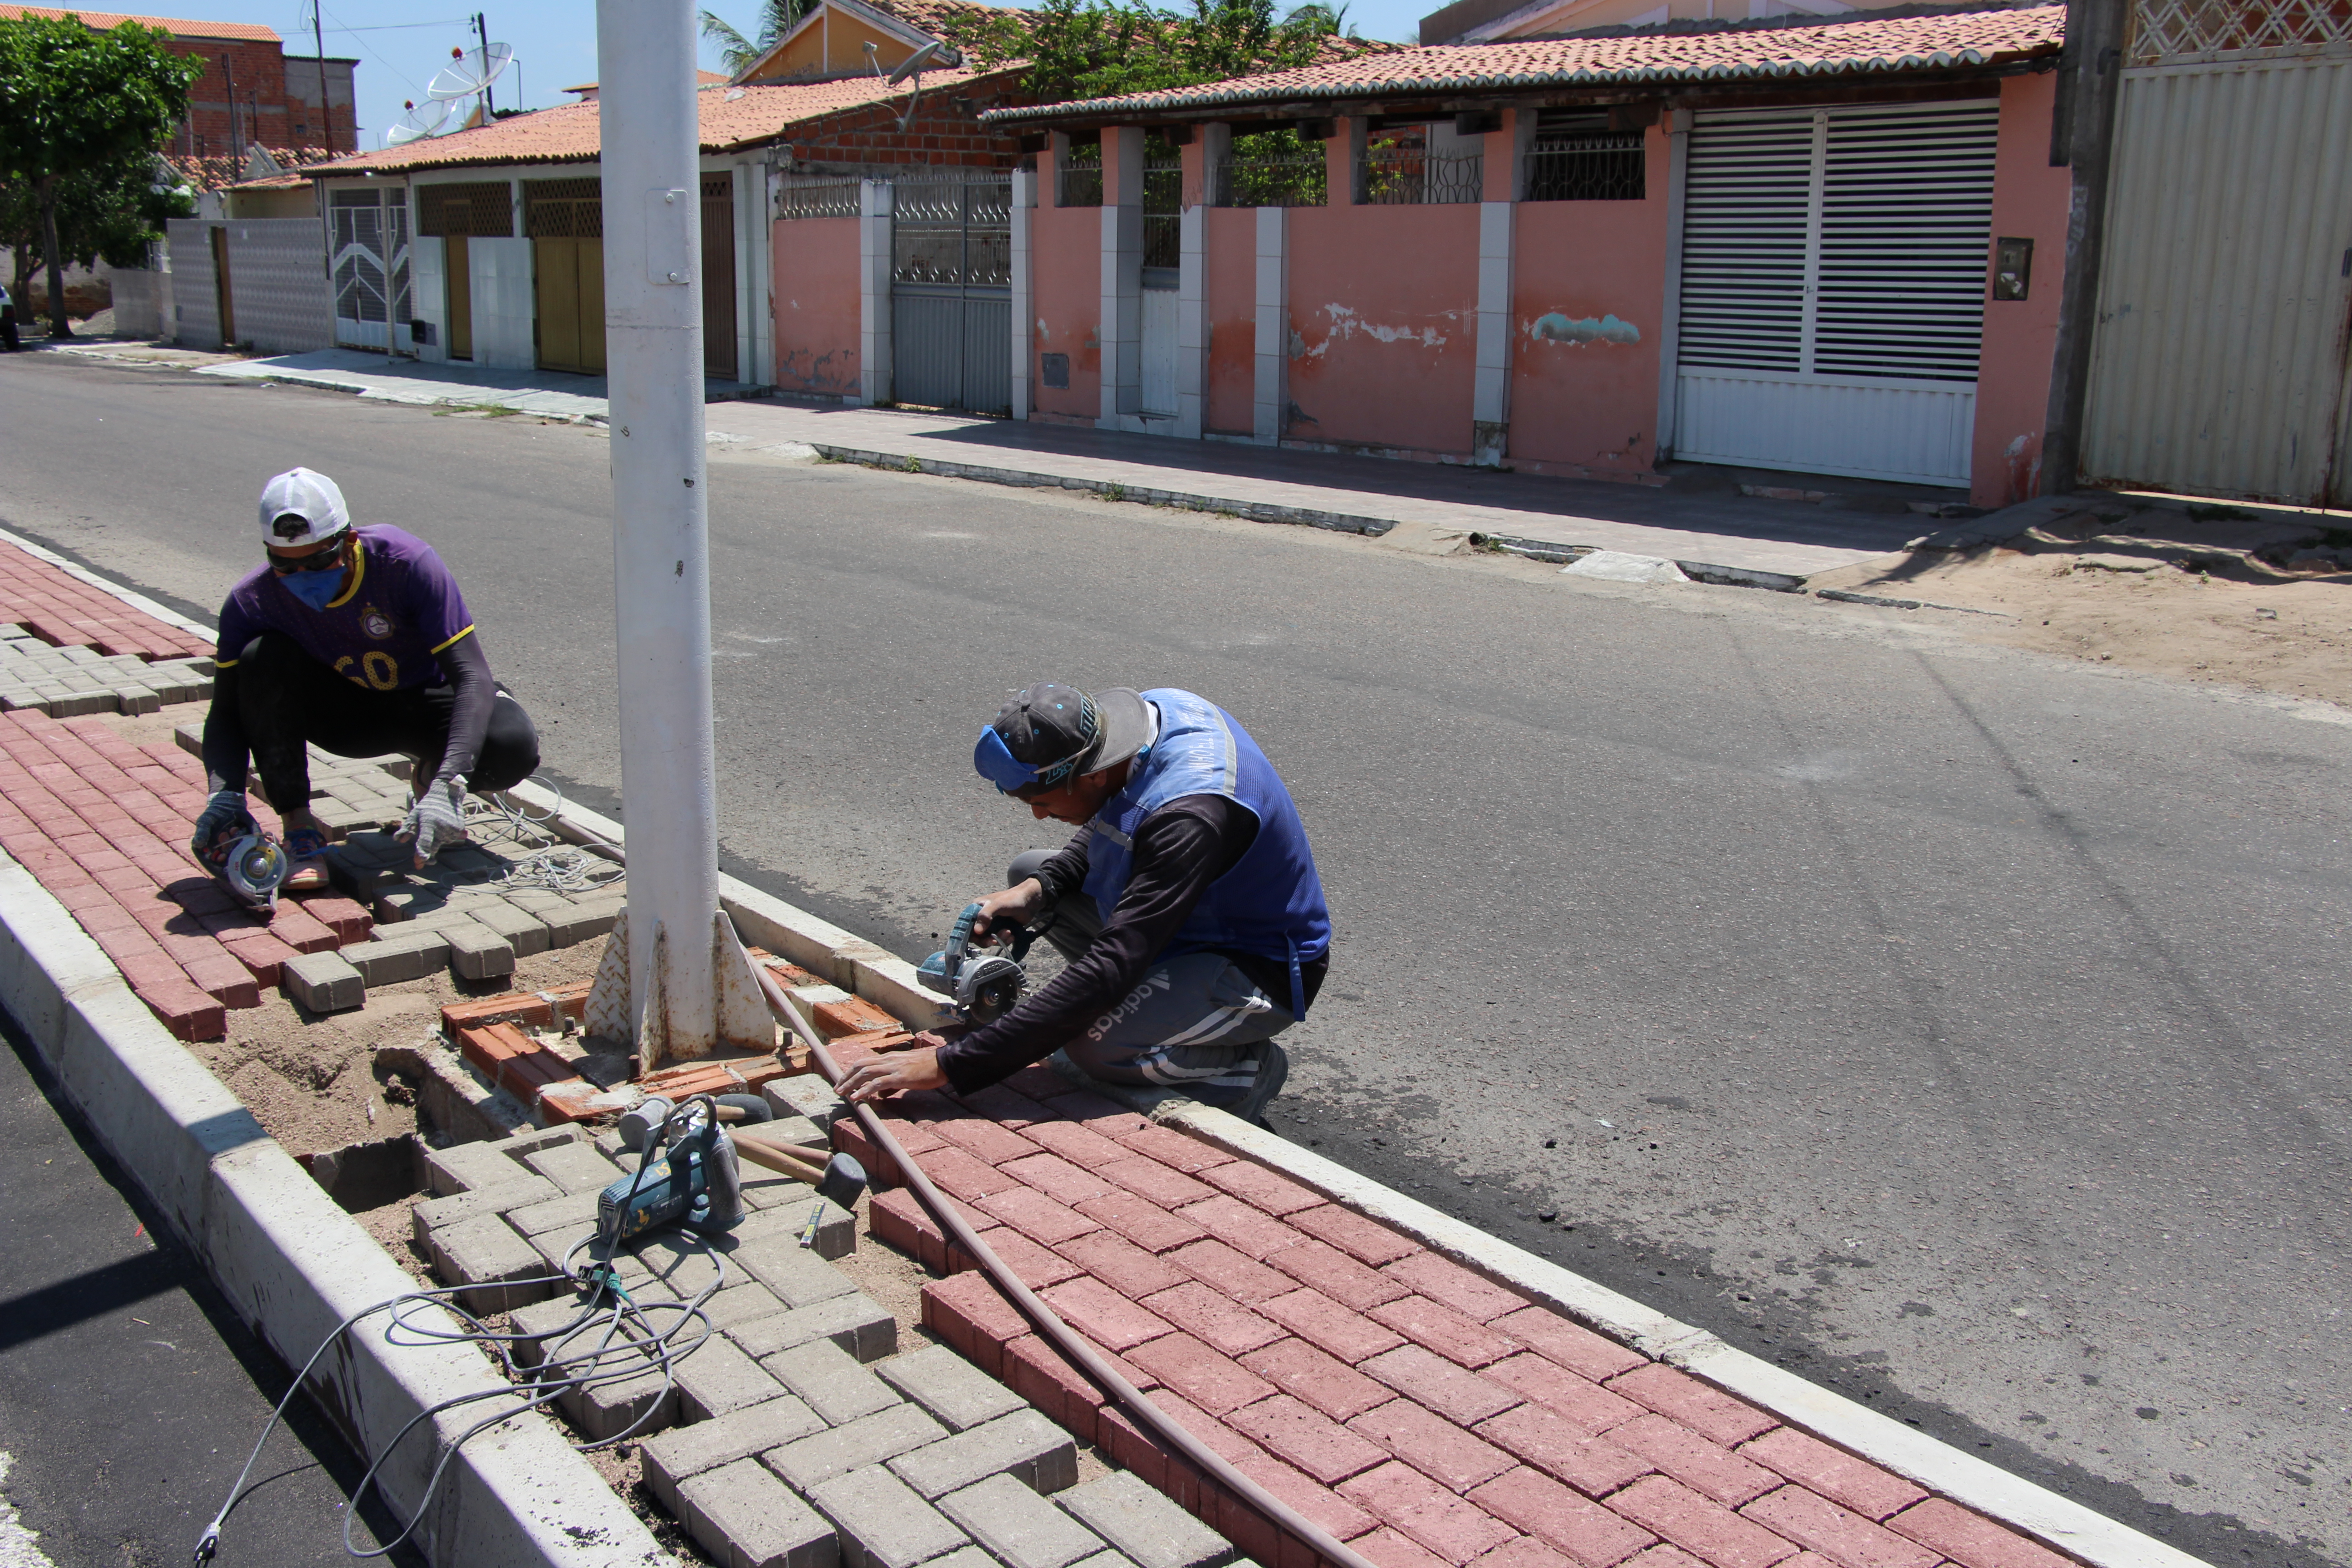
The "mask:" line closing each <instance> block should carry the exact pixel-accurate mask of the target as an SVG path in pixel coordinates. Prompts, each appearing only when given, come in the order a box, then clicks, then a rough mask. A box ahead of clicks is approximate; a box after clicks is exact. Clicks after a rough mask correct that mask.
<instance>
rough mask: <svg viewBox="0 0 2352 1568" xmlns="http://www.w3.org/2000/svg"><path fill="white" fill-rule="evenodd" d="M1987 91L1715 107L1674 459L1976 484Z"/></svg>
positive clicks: (1700, 133)
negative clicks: (1955, 96) (1890, 101)
mask: <svg viewBox="0 0 2352 1568" xmlns="http://www.w3.org/2000/svg"><path fill="white" fill-rule="evenodd" d="M1998 128H1999V109H1998V105H1997V103H1996V101H1995V100H1991V99H1985V100H1967V101H1962V102H1953V103H1932V104H1900V105H1863V106H1856V107H1853V108H1836V109H1812V110H1738V111H1725V112H1721V113H1713V114H1702V115H1700V116H1698V118H1697V119H1696V121H1695V123H1694V124H1693V126H1692V129H1691V136H1690V167H1689V177H1688V180H1687V182H1686V185H1685V205H1684V217H1683V268H1682V317H1681V328H1680V348H1679V350H1678V353H1677V359H1676V371H1675V443H1674V446H1675V457H1677V458H1685V459H1688V460H1691V461H1695V462H1703V463H1730V464H1738V465H1740V466H1744V467H1751V468H1791V469H1798V470H1802V471H1806V472H1811V473H1825V474H1851V475H1856V476H1860V477H1864V478H1869V479H1896V480H1903V481H1906V482H1909V483H1913V484H1927V485H1963V486H1964V485H1966V484H1967V483H1968V482H1969V444H1970V438H1971V437H1972V435H1973V433H1974V430H1975V426H1976V390H1977V356H1978V351H1979V347H1980V344H1981V342H1982V338H1983V333H1984V297H1985V286H1986V262H1987V256H1988V251H1989V248H1990V242H1991V235H1992V183H1993V149H1994V142H1995V138H1996V134H1997V132H1998Z"/></svg>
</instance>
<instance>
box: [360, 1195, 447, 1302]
mask: <svg viewBox="0 0 2352 1568" xmlns="http://www.w3.org/2000/svg"><path fill="white" fill-rule="evenodd" d="M415 1207H416V1199H415V1197H405V1198H401V1199H398V1200H396V1201H394V1202H393V1203H388V1204H386V1205H383V1207H382V1208H373V1209H362V1210H361V1211H360V1212H359V1213H358V1214H355V1215H352V1218H353V1219H355V1220H357V1221H359V1222H360V1228H361V1229H362V1230H364V1231H366V1232H367V1233H368V1237H369V1239H371V1240H373V1242H374V1243H375V1244H376V1245H377V1246H378V1247H383V1250H384V1252H385V1254H386V1255H387V1256H388V1257H390V1258H391V1259H392V1260H393V1261H394V1263H397V1264H399V1265H400V1267H401V1268H403V1269H404V1270H405V1271H406V1272H407V1274H408V1277H409V1278H410V1279H414V1280H415V1281H416V1282H417V1283H418V1284H419V1285H422V1286H424V1287H425V1288H426V1289H439V1288H440V1285H441V1281H439V1280H438V1279H435V1278H433V1260H432V1259H431V1258H427V1257H426V1256H425V1254H423V1253H422V1252H419V1251H417V1250H416V1227H415V1224H414V1223H413V1222H412V1221H411V1219H410V1215H411V1214H412V1213H413V1212H414V1211H415Z"/></svg>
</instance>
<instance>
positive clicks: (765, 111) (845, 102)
mask: <svg viewBox="0 0 2352 1568" xmlns="http://www.w3.org/2000/svg"><path fill="white" fill-rule="evenodd" d="M1012 75H1013V73H1012V72H1011V71H995V72H981V71H969V70H939V71H925V72H924V73H923V83H922V85H923V90H924V91H925V92H927V93H935V92H938V91H939V90H940V89H942V88H948V87H957V86H962V85H966V84H969V83H972V82H977V81H982V80H988V81H996V80H1009V79H1011V77H1012ZM913 90H914V87H913V84H912V83H908V84H906V85H904V86H900V87H892V86H890V85H889V84H888V83H887V82H885V81H883V80H882V79H880V78H878V77H871V76H858V77H846V78H844V79H841V80H838V81H812V82H794V83H789V84H782V85H762V84H753V85H750V86H745V87H739V88H726V87H707V88H704V89H701V90H700V91H699V92H698V93H697V94H696V102H697V106H698V109H699V110H700V111H701V113H700V117H701V139H702V150H703V151H704V152H706V153H728V152H732V151H734V150H735V149H737V148H740V147H749V146H754V145H756V144H758V143H760V142H769V141H772V140H774V139H775V138H777V137H779V136H782V135H783V134H784V132H786V131H788V130H789V129H790V128H791V127H793V126H794V125H796V124H799V123H800V122H801V121H807V120H814V119H816V118H818V117H819V116H821V115H826V114H833V113H836V112H838V111H839V110H845V109H856V108H858V107H860V106H862V105H865V104H869V103H886V102H893V101H896V100H901V99H904V98H906V97H907V96H908V94H909V93H911V92H912V91H913ZM600 112H601V110H600V106H599V105H598V104H597V103H596V102H594V101H593V100H591V101H589V102H586V103H564V104H558V105H557V106H555V107H554V108H552V109H539V110H532V111H531V112H530V113H529V114H517V115H513V116H511V117H509V118H508V119H505V120H500V121H494V122H492V123H490V124H488V125H484V126H480V127H478V128H476V129H474V130H471V131H459V132H453V133H451V134H449V135H446V136H436V137H432V138H430V139H428V140H426V141H422V142H409V143H408V144H407V145H406V146H404V147H387V148H384V149H383V150H382V151H381V152H375V153H360V154H359V155H358V156H356V157H350V158H341V159H338V160H336V161H335V162H334V163H328V164H322V165H314V166H312V167H311V168H310V170H309V171H308V172H309V173H310V174H361V173H363V172H368V171H373V172H374V173H377V174H383V173H388V172H395V171H401V170H408V169H446V168H459V167H467V166H474V167H478V166H481V165H484V164H490V163H590V162H593V160H594V159H595V158H596V156H597V152H598V149H599V147H600V145H601V143H600V140H599V138H600V134H601V131H600V125H601V121H600V120H599V114H600Z"/></svg>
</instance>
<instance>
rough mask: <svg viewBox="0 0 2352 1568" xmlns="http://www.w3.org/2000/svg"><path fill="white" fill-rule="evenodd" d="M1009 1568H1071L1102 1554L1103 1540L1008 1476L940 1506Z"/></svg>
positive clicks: (956, 1495) (945, 1500)
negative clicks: (1082, 1560) (1072, 1565)
mask: <svg viewBox="0 0 2352 1568" xmlns="http://www.w3.org/2000/svg"><path fill="white" fill-rule="evenodd" d="M940 1512H942V1513H944V1514H946V1515H947V1516H948V1517H949V1518H950V1519H951V1520H953V1521H955V1522H956V1523H958V1524H960V1525H961V1526H962V1527H963V1528H964V1529H965V1530H966V1531H969V1532H970V1533H971V1538H972V1540H974V1541H975V1542H979V1543H980V1545H981V1546H982V1547H983V1548H984V1549H985V1550H986V1551H987V1552H989V1554H990V1555H991V1556H993V1557H994V1558H995V1559H996V1560H997V1561H998V1562H1000V1563H1003V1564H1004V1565H1005V1568H1068V1565H1069V1564H1071V1563H1076V1562H1078V1561H1079V1560H1080V1559H1082V1558H1087V1557H1091V1556H1093V1555H1094V1554H1095V1553H1097V1552H1100V1551H1101V1550H1102V1549H1103V1543H1102V1538H1101V1537H1100V1536H1098V1535H1097V1534H1096V1533H1095V1532H1094V1531H1091V1530H1088V1529H1087V1527H1086V1526H1085V1525H1083V1524H1080V1523H1079V1522H1078V1521H1076V1520H1075V1519H1073V1518H1071V1517H1070V1516H1069V1515H1068V1514H1066V1513H1065V1512H1063V1511H1062V1510H1060V1509H1058V1508H1056V1507H1055V1506H1054V1505H1053V1504H1052V1503H1050V1502H1048V1501H1046V1500H1045V1499H1044V1498H1041V1497H1039V1496H1038V1495H1037V1494H1036V1493H1035V1492H1033V1491H1031V1490H1030V1489H1028V1488H1027V1487H1024V1486H1023V1485H1022V1484H1021V1483H1020V1482H1019V1481H1016V1480H1014V1479H1013V1478H1012V1477H1010V1476H992V1477H991V1478H990V1479H987V1480H984V1481H982V1482H980V1483H979V1484H978V1485H977V1486H970V1487H966V1488H964V1489H962V1490H961V1491H957V1492H951V1493H950V1494H949V1495H948V1496H946V1497H944V1498H941V1499H940Z"/></svg>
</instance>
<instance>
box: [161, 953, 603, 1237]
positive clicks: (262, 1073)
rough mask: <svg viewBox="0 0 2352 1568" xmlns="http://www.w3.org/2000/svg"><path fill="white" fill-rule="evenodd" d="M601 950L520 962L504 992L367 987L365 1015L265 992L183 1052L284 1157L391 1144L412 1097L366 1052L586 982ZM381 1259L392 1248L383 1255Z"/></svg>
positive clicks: (433, 982) (408, 1124)
mask: <svg viewBox="0 0 2352 1568" xmlns="http://www.w3.org/2000/svg"><path fill="white" fill-rule="evenodd" d="M603 952H604V943H603V942H601V941H599V942H581V943H579V944H577V945H576V946H572V947H567V948H561V949H558V950H556V951H555V952H542V953H537V954H534V955H533V956H531V957H530V958H526V959H522V960H520V962H518V963H516V965H515V973H514V974H513V975H512V976H511V977H510V978H511V980H512V982H513V984H511V985H510V986H509V985H506V984H496V985H484V984H478V983H476V982H471V981H467V982H460V981H457V979H455V978H454V977H453V976H452V975H451V974H450V973H448V971H446V970H443V971H441V972H440V973H436V974H433V975H429V976H427V977H426V978H425V979H422V980H405V981H403V982H401V983H400V984H397V985H381V986H372V987H370V988H369V991H368V998H367V1005H366V1006H364V1007H361V1008H357V1009H355V1010H353V1011H352V1012H349V1013H332V1014H328V1015H325V1016H320V1015H318V1014H315V1013H310V1012H308V1011H306V1010H305V1009H303V1008H300V1007H298V1006H296V1005H294V1004H293V1003H292V1002H290V1001H289V1000H287V998H286V997H285V996H284V995H283V994H278V993H269V992H266V993H264V994H263V996H262V1002H261V1005H260V1006H258V1007H247V1008H240V1009H238V1010H236V1011H234V1012H231V1013H230V1014H229V1016H228V1027H229V1036H228V1038H227V1039H226V1040H211V1041H205V1042H202V1043H199V1044H196V1045H193V1046H190V1047H188V1048H189V1049H190V1050H192V1051H194V1053H195V1054H196V1055H197V1057H198V1058H201V1059H202V1060H203V1061H204V1063H205V1066H206V1067H209V1068H212V1069H213V1071H214V1072H215V1073H217V1074H218V1075H219V1076H220V1079H221V1081H222V1082H224V1083H226V1084H227V1085H228V1087H229V1089H231V1090H232V1091H234V1092H235V1094H236V1097H237V1099H239V1100H243V1101H244V1102H245V1105H246V1108H247V1110H251V1111H252V1112H253V1114H254V1116H255V1118H256V1119H257V1120H258V1121H260V1123H261V1126H262V1130H263V1131H266V1132H268V1134H269V1135H270V1136H271V1137H272V1138H275V1139H277V1140H278V1143H279V1144H280V1145H281V1146H283V1147H284V1148H285V1150H286V1152H289V1153H290V1154H293V1155H296V1156H298V1157H299V1156H300V1155H304V1154H311V1153H316V1152H320V1151H321V1150H326V1149H340V1148H341V1147H342V1146H343V1145H344V1144H346V1143H359V1142H366V1141H368V1140H371V1139H376V1138H390V1137H395V1136H397V1135H399V1134H400V1133H403V1132H413V1131H415V1129H416V1108H415V1097H414V1095H413V1093H410V1092H405V1091H404V1090H403V1089H402V1088H401V1087H400V1086H399V1085H396V1084H392V1083H390V1082H389V1079H390V1078H391V1076H392V1075H391V1074H390V1072H389V1071H388V1070H387V1071H384V1072H379V1071H378V1070H377V1068H376V1065H375V1056H376V1052H378V1051H379V1050H382V1049H383V1048H385V1047H393V1046H415V1045H416V1044H418V1043H419V1042H420V1041H422V1040H424V1039H426V1038H427V1037H431V1036H432V1035H433V1034H434V1033H435V1032H436V1030H438V1029H439V1027H440V1024H441V1008H442V1006H443V1005H444V1004H446V1003H450V1002H455V1001H457V999H458V998H460V997H461V996H488V995H496V994H501V993H503V992H505V991H508V990H517V991H543V990H546V989H548V988H550V987H551V986H556V985H563V984H570V983H571V982H572V981H576V980H587V979H591V978H593V976H594V975H595V973H596V960H597V959H598V957H599V956H600V955H602V953H603ZM388 1088H389V1089H391V1091H392V1092H391V1094H390V1096H389V1097H387V1095H386V1089H388ZM414 1088H415V1086H414V1085H410V1086H408V1089H411V1090H413V1089H414ZM403 1100H405V1101H407V1103H401V1101H403ZM378 1239H379V1240H381V1239H382V1238H381V1237H379V1238H378ZM385 1250H387V1251H392V1250H394V1249H393V1248H392V1247H389V1246H387V1247H386V1249H385Z"/></svg>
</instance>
